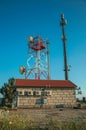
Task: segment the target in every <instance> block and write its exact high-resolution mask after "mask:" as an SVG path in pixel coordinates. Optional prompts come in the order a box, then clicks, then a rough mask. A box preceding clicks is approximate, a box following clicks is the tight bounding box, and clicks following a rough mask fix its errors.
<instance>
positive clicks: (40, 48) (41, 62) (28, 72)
mask: <svg viewBox="0 0 86 130" xmlns="http://www.w3.org/2000/svg"><path fill="white" fill-rule="evenodd" d="M49 60H50V58H49V41H48V40H43V39H42V38H41V37H40V36H37V37H29V39H28V58H27V66H28V68H27V69H26V68H25V67H24V66H21V67H20V72H22V71H21V70H23V74H25V78H28V79H38V80H40V79H45V80H46V79H48V80H49V79H50V63H49V62H50V61H49Z"/></svg>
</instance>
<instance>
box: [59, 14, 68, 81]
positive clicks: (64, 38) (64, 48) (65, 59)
mask: <svg viewBox="0 0 86 130" xmlns="http://www.w3.org/2000/svg"><path fill="white" fill-rule="evenodd" d="M66 24H67V21H66V20H65V18H64V14H61V21H60V25H61V27H62V41H63V51H64V71H65V80H68V63H67V52H66V40H67V38H66V35H65V30H64V28H65V25H66Z"/></svg>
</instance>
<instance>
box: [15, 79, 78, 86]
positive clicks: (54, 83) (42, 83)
mask: <svg viewBox="0 0 86 130" xmlns="http://www.w3.org/2000/svg"><path fill="white" fill-rule="evenodd" d="M15 86H16V87H53V88H54V87H55V88H76V87H77V86H76V85H75V84H74V83H72V82H71V81H69V80H33V79H16V81H15Z"/></svg>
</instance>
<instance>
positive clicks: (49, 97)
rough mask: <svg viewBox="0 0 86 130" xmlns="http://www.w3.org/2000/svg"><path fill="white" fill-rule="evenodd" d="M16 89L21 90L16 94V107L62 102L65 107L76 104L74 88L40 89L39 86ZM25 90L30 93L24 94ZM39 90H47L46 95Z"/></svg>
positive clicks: (52, 104)
mask: <svg viewBox="0 0 86 130" xmlns="http://www.w3.org/2000/svg"><path fill="white" fill-rule="evenodd" d="M17 91H18V92H20V91H22V94H20V95H19V96H18V101H17V106H18V107H27V108H30V107H41V106H42V107H46V108H47V107H56V106H57V105H60V104H63V105H64V106H65V107H72V106H74V105H75V104H76V96H75V92H74V91H75V90H74V89H73V88H50V89H45V90H42V89H41V88H36V89H35V88H27V89H26V88H17ZM25 91H29V92H31V95H27V96H25V95H24V92H25ZM34 91H36V92H39V95H33V92H34ZM41 92H47V94H46V95H41Z"/></svg>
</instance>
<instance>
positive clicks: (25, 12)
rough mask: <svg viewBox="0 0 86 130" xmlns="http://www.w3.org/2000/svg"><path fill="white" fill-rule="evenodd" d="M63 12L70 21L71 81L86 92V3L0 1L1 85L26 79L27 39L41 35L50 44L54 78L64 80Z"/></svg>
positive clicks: (66, 0) (79, 0) (72, 0)
mask: <svg viewBox="0 0 86 130" xmlns="http://www.w3.org/2000/svg"><path fill="white" fill-rule="evenodd" d="M61 13H64V14H65V18H66V19H67V26H66V29H65V31H66V35H67V55H68V64H69V65H71V66H72V68H71V71H70V72H69V79H70V80H71V81H73V82H74V83H75V84H76V85H78V86H80V87H81V89H82V91H83V92H84V91H86V0H0V61H1V62H0V86H2V85H3V83H4V82H7V80H8V79H9V78H11V77H14V78H23V77H22V76H21V75H20V73H19V67H20V66H21V65H25V66H26V59H27V57H28V46H27V39H28V37H29V36H38V35H41V36H42V37H43V38H44V39H49V41H50V63H51V64H50V68H51V69H50V70H51V79H57V80H58V79H64V72H63V68H64V60H63V46H62V45H63V44H62V41H61V36H62V32H61V27H60V24H59V22H60V14H61Z"/></svg>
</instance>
